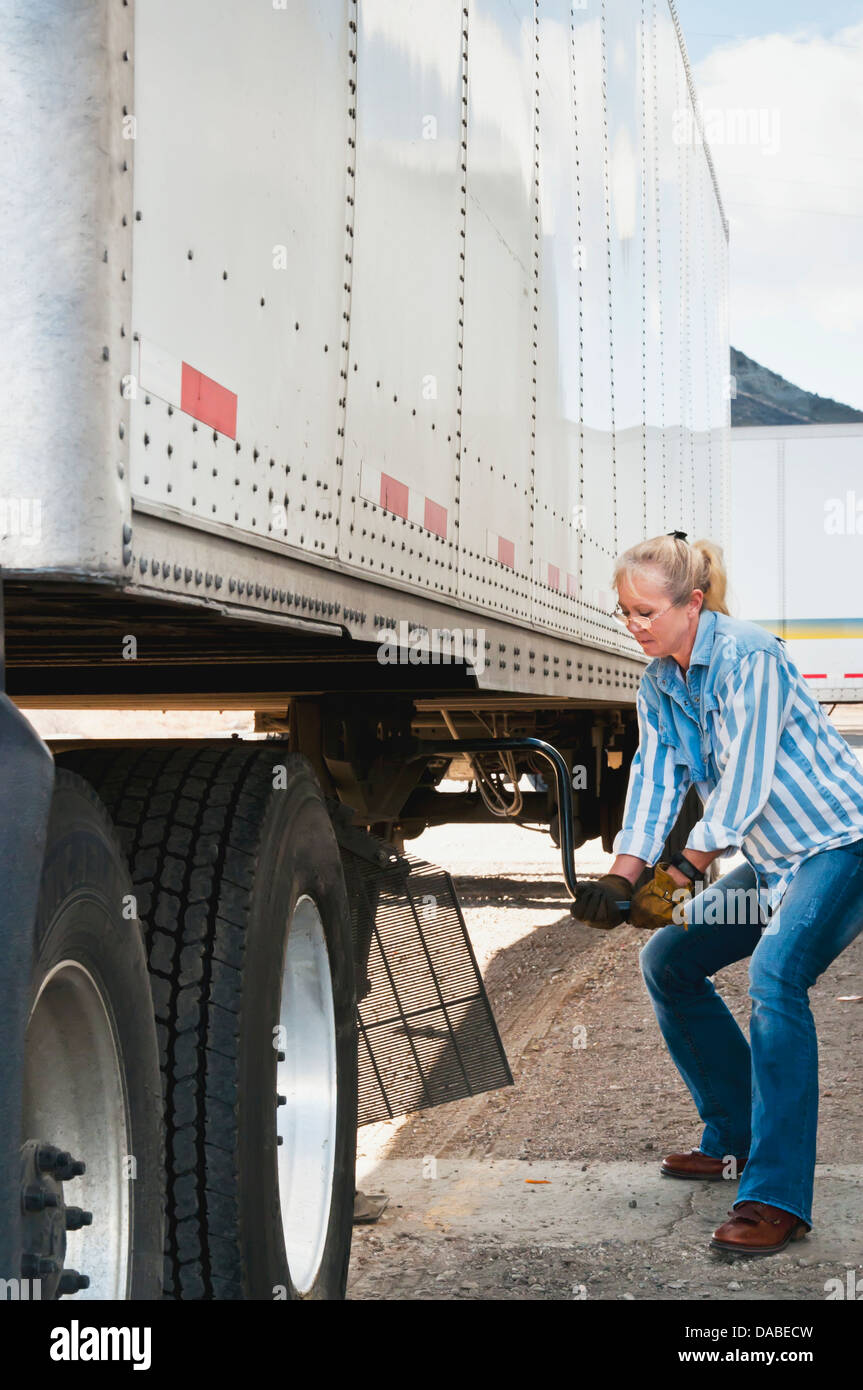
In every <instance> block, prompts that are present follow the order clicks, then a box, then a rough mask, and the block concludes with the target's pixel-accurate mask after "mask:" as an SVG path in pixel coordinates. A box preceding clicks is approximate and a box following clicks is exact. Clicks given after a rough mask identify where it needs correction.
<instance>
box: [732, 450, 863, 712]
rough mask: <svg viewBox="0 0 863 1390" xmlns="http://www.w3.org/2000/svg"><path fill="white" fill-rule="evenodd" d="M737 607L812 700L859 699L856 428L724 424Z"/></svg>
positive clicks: (861, 647)
mask: <svg viewBox="0 0 863 1390" xmlns="http://www.w3.org/2000/svg"><path fill="white" fill-rule="evenodd" d="M731 515H732V518H733V526H732V545H731V557H730V558H731V573H732V576H733V579H734V587H735V596H736V599H737V611H738V613H739V615H740V617H742V618H749V619H750V620H751V621H752V622H757V623H762V624H763V625H764V626H765V627H768V628H769V629H770V631H771V632H775V633H776V634H777V636H778V637H783V638H784V639H785V641H786V643H787V645H788V652H789V655H790V656H791V658H792V660H793V661H794V663H795V665H796V666H797V668H798V670H799V671H800V672H801V673H802V674H803V675H804V676H805V677H806V679H807V680H808V681H809V683H810V685H811V686H812V688H813V690H814V691H815V692H816V694H817V697H818V699H819V700H821V701H822V703H827V702H832V701H837V702H841V703H854V702H860V701H861V700H863V616H861V608H860V575H861V573H863V426H861V425H859V424H853V423H852V424H819V425H747V426H745V427H744V426H741V427H739V428H737V427H736V428H735V429H733V430H732V432H731Z"/></svg>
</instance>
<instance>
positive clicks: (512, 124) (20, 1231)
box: [0, 0, 729, 1299]
mask: <svg viewBox="0 0 863 1390" xmlns="http://www.w3.org/2000/svg"><path fill="white" fill-rule="evenodd" d="M0 12H2V21H3V22H2V26H0V32H2V89H3V93H4V128H3V137H4V139H3V146H4V147H3V156H2V157H3V178H2V182H3V188H4V198H3V200H2V207H0V246H2V258H3V289H2V315H3V318H2V330H3V331H2V332H0V383H2V398H3V409H2V411H0V438H2V445H0V505H2V524H0V565H2V578H3V598H4V601H5V617H4V620H3V625H2V632H3V635H4V640H5V685H4V686H3V689H4V690H5V693H4V694H3V695H2V700H0V749H2V758H3V773H4V775H3V779H2V783H0V849H2V856H0V865H2V867H0V956H2V959H0V972H2V978H3V980H4V987H5V994H6V1003H5V1007H4V1009H3V1011H2V1012H0V1087H2V1097H3V1111H4V1116H5V1118H6V1121H7V1124H6V1125H5V1126H4V1131H3V1134H2V1153H0V1200H2V1224H0V1238H2V1250H0V1274H2V1275H3V1276H6V1277H7V1278H8V1279H9V1280H11V1281H14V1280H17V1279H21V1278H24V1279H39V1280H41V1281H42V1283H41V1288H42V1296H43V1297H45V1298H47V1297H54V1296H59V1295H61V1294H62V1295H67V1296H73V1297H74V1296H77V1297H80V1298H86V1297H101V1298H106V1297H107V1298H126V1297H132V1298H155V1297H159V1296H161V1295H162V1294H168V1295H173V1296H175V1297H178V1298H186V1299H214V1298H216V1299H222V1298H224V1299H230V1298H241V1299H272V1298H279V1297H289V1298H304V1299H310V1298H333V1297H340V1296H341V1295H342V1294H343V1292H344V1288H345V1280H346V1273H347V1265H348V1257H349V1251H350V1236H351V1219H352V1209H353V1192H354V1153H355V1141H356V1125H357V1121H358V1118H359V1120H360V1121H363V1120H366V1119H370V1118H376V1117H378V1116H380V1115H381V1114H397V1113H402V1112H406V1111H408V1110H410V1109H412V1108H416V1107H418V1106H422V1105H427V1104H435V1103H437V1102H438V1101H440V1100H447V1099H452V1098H453V1097H457V1096H459V1095H466V1094H471V1093H473V1092H475V1091H477V1090H482V1089H483V1088H487V1087H489V1086H496V1085H501V1084H506V1082H507V1081H508V1080H510V1079H511V1078H510V1077H509V1073H508V1069H507V1067H506V1059H505V1057H504V1056H503V1051H502V1049H501V1047H500V1043H499V1039H498V1038H497V1034H496V1030H495V1028H494V1023H493V1020H492V1019H491V1017H490V1013H489V1011H488V1007H487V1001H486V1000H485V996H484V994H483V992H482V985H481V982H480V981H479V979H478V975H477V972H476V967H475V964H474V962H473V959H472V956H471V953H470V948H469V944H468V943H467V942H466V939H465V937H464V933H463V929H462V924H461V920H460V914H459V911H458V905H457V902H456V901H455V897H454V895H453V893H452V890H451V885H450V884H449V880H448V879H447V876H446V875H445V873H444V872H443V871H442V870H438V869H435V868H434V866H430V865H424V864H422V863H421V862H419V861H417V860H416V859H415V858H413V857H412V856H410V855H409V854H406V853H405V852H404V843H405V840H410V839H412V838H414V837H416V835H417V834H419V833H420V831H421V830H422V829H423V828H424V827H425V826H427V825H429V824H434V823H439V822H441V821H442V820H452V819H458V820H464V821H467V820H478V819H483V818H490V817H491V815H492V810H491V809H490V808H491V806H492V805H494V806H495V809H496V810H498V811H499V810H501V809H503V810H504V811H505V812H508V813H509V814H510V815H511V816H512V817H513V818H514V819H522V820H527V821H531V822H537V821H539V822H547V823H548V824H549V826H550V827H551V828H552V831H553V833H554V834H555V835H556V837H557V838H558V839H559V840H560V842H561V845H562V849H563V855H564V864H563V873H564V876H565V879H566V882H567V884H568V885H569V886H570V887H572V885H573V883H574V874H573V870H572V849H573V846H577V845H579V844H581V843H583V842H584V841H585V840H586V839H588V838H592V837H597V836H601V837H602V841H603V844H604V846H605V848H606V849H607V850H610V848H611V842H612V839H613V837H614V834H615V833H616V831H617V829H618V828H619V825H620V819H621V814H622V807H623V799H624V796H625V791H626V783H627V774H628V767H629V763H630V761H631V758H632V755H633V752H634V749H635V747H636V744H637V726H636V719H635V694H636V689H637V686H638V681H639V678H640V674H641V671H642V669H643V666H644V657H643V655H642V653H641V651H640V649H639V648H638V646H637V644H636V643H635V642H634V641H633V640H632V639H631V638H629V637H628V636H627V634H626V633H625V632H623V631H622V630H621V629H619V628H618V627H617V626H616V625H615V624H614V622H613V621H612V618H611V616H610V612H611V609H612V607H613V604H614V599H615V595H614V594H613V592H611V591H610V587H609V586H610V574H611V567H612V563H613V560H614V557H615V555H616V554H617V553H618V552H619V551H620V550H621V549H623V548H625V547H626V546H627V545H629V544H631V543H633V542H634V541H635V540H637V539H639V538H640V537H642V536H644V535H652V534H655V533H657V532H662V531H668V530H670V529H673V528H675V527H682V528H683V529H685V530H687V531H688V532H689V534H690V535H691V536H699V535H709V536H712V537H714V538H715V539H717V540H719V541H720V542H721V543H726V544H727V502H726V486H727V473H728V468H727V453H728V435H729V428H728V427H729V416H728V410H729V407H728V399H727V397H728V391H727V389H726V383H727V371H728V337H727V325H726V305H727V292H726V276H727V225H726V223H725V219H724V216H723V212H722V207H721V203H720V199H719V195H718V191H717V187H716V181H715V177H714V173H713V168H712V165H711V162H710V158H709V153H708V151H707V148H706V146H705V144H704V142H703V140H702V138H701V133H700V128H699V121H698V117H697V114H696V107H695V102H694V95H693V89H692V83H691V77H690V73H689V69H688V65H687V60H686V56H685V51H684V47H683V41H682V35H681V33H680V28H679V24H678V21H677V17H676V14H675V12H674V8H673V6H672V5H669V4H668V3H666V0H615V3H613V4H610V3H603V2H602V0H596V3H591V4H589V5H583V4H576V5H572V4H569V3H563V0H466V3H462V0H285V3H280V0H272V3H259V4H249V3H241V0H183V4H181V5H177V4H171V3H168V0H134V2H133V0H82V3H79V4H76V5H69V4H67V3H65V0H63V3H61V2H60V0H32V3H31V4H29V5H28V6H22V5H20V4H18V3H15V2H14V0H2V3H0ZM46 706H53V707H56V708H62V709H79V710H80V709H90V710H98V709H117V708H125V709H131V710H146V709H154V708H157V709H160V710H165V709H169V710H170V709H174V710H204V709H211V708H212V709H226V708H227V709H230V708H237V709H246V710H249V709H253V710H255V711H256V718H257V724H258V730H259V732H260V733H262V734H263V733H267V732H268V733H270V734H271V735H274V736H275V737H273V738H269V739H263V738H260V737H259V738H257V739H248V740H244V739H234V740H231V739H228V740H225V739H222V740H219V739H207V738H200V739H194V740H177V739H175V740H168V739H165V740H161V741H155V742H151V741H148V740H140V739H139V740H137V741H130V740H127V741H125V742H124V741H122V740H120V741H117V740H113V741H112V740H109V739H106V740H102V741H90V742H87V743H85V744H79V745H78V746H77V747H74V748H70V747H64V746H59V745H58V746H57V747H55V748H53V749H52V750H51V751H49V750H48V749H47V748H46V746H45V745H44V744H43V743H42V742H41V741H40V740H39V739H38V738H36V736H35V734H34V732H33V729H32V727H31V725H30V724H29V723H28V722H27V719H26V714H22V713H21V711H25V712H26V710H27V709H28V708H30V709H34V708H45V707H46ZM466 755H467V756H470V757H471V758H472V759H473V761H472V763H471V764H470V768H471V772H472V775H473V779H474V780H473V782H471V783H467V784H466V790H465V791H464V792H463V793H460V794H455V795H454V794H443V793H442V792H441V791H440V790H438V788H439V786H440V783H441V781H442V780H443V779H444V777H445V776H446V773H447V771H448V769H449V767H450V764H451V763H452V761H453V759H454V758H455V757H456V756H457V757H458V758H459V760H460V762H461V765H462V766H464V762H463V759H464V757H465V756H466ZM538 758H539V761H537V759H538ZM549 760H550V761H549ZM549 766H551V768H552V770H553V772H554V777H552V776H550V775H548V769H549ZM542 770H545V772H546V774H547V786H548V788H549V790H546V791H542V790H540V791H534V792H526V791H523V792H522V793H521V794H520V796H519V797H516V794H515V793H516V783H517V781H518V779H519V778H520V777H521V775H522V773H524V772H534V773H535V772H537V771H542ZM535 785H541V784H538V783H536V782H535ZM697 814H698V811H697V808H694V807H693V804H692V802H691V801H688V802H687V805H686V807H685V808H684V813H682V816H683V817H684V818H686V817H688V818H689V820H688V822H687V824H683V823H682V821H680V822H678V827H677V833H685V832H686V830H687V829H688V824H689V823H691V819H692V818H693V816H697ZM19 1117H20V1118H19ZM72 1203H75V1205H74V1206H72V1205H71V1204H72ZM79 1204H80V1205H79ZM10 1287H11V1285H10Z"/></svg>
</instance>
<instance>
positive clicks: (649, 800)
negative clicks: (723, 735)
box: [611, 678, 690, 882]
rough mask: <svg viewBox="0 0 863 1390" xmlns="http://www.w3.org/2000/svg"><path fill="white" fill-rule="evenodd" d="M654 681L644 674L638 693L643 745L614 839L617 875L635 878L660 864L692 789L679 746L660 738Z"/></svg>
mask: <svg viewBox="0 0 863 1390" xmlns="http://www.w3.org/2000/svg"><path fill="white" fill-rule="evenodd" d="M647 685H648V682H647V681H645V680H644V679H643V678H642V681H641V684H640V685H639V687H638V692H637V694H636V709H637V711H638V731H639V738H638V748H637V749H636V752H635V757H634V758H633V760H632V767H631V768H630V770H629V786H628V787H627V791H626V804H625V806H624V810H623V824H622V826H621V828H620V830H619V831H618V832H617V834H616V835H615V837H614V844H613V846H612V849H613V852H614V854H615V856H616V858H615V861H614V864H615V866H616V865H618V864H622V865H623V866H624V867H622V868H620V869H618V868H617V867H613V868H612V870H611V872H612V873H621V874H622V875H623V877H624V878H632V880H633V882H634V881H635V879H636V878H637V877H638V875H639V874H640V873H641V870H642V869H643V868H644V865H645V864H655V863H656V861H657V859H658V858H659V856H660V854H661V853H662V847H663V845H664V844H665V841H666V839H667V838H668V832H669V831H670V830H671V827H672V826H673V825H674V822H675V821H676V820H677V817H678V815H679V813H680V808H681V806H682V805H683V799H684V797H685V796H686V793H687V791H688V790H689V785H690V778H689V769H688V767H687V766H686V764H685V763H681V762H678V761H677V760H676V759H675V756H674V754H675V751H676V750H675V749H674V747H673V745H672V744H670V743H663V742H662V741H661V740H660V737H659V711H658V709H657V708H656V706H655V705H654V704H653V701H652V699H651V697H650V696H651V693H652V692H648V689H647Z"/></svg>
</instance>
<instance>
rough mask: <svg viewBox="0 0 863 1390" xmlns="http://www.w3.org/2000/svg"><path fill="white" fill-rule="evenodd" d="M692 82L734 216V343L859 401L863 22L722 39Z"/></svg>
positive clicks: (862, 392)
mask: <svg viewBox="0 0 863 1390" xmlns="http://www.w3.org/2000/svg"><path fill="white" fill-rule="evenodd" d="M695 83H696V88H697V91H698V96H699V100H700V103H701V105H702V108H703V111H704V115H705V118H708V117H712V121H713V125H714V131H715V137H714V138H713V139H712V140H711V139H710V138H709V136H708V143H709V144H710V146H711V151H712V154H713V157H714V162H715V164H716V168H717V175H718V178H719V184H720V188H721V191H722V195H723V201H724V203H725V208H726V213H727V215H728V217H729V221H730V223H731V340H732V342H733V343H734V345H735V346H736V347H739V348H741V349H742V350H743V351H744V352H746V353H748V354H749V355H750V356H752V357H755V358H757V359H758V360H759V361H761V362H763V363H764V365H765V366H767V367H770V368H771V369H772V370H774V371H778V372H781V373H782V375H783V376H787V377H788V378H789V379H790V380H792V381H794V382H796V383H797V384H798V385H799V386H802V387H804V388H805V389H807V390H811V391H818V392H820V394H821V395H822V396H835V397H836V398H837V399H839V400H842V401H845V402H847V403H848V404H849V405H854V406H856V407H857V408H858V409H863V373H861V370H860V364H861V361H863V289H861V280H863V275H861V271H863V264H861V260H863V257H861V251H860V247H861V245H863V148H861V144H860V133H861V130H863V23H860V24H856V25H854V26H852V27H850V28H847V29H844V30H842V31H841V32H839V33H838V34H836V35H835V37H834V38H833V39H825V38H820V37H811V36H808V35H806V34H803V33H789V34H770V35H765V36H763V37H760V38H753V39H747V40H744V41H741V42H733V43H729V44H725V45H723V46H722V47H720V48H717V49H715V50H714V51H713V52H712V53H711V54H710V55H709V56H708V57H707V58H705V59H703V60H702V62H700V63H699V64H698V65H697V66H696V68H695ZM742 112H745V113H747V116H746V118H745V119H744V118H743V117H742V116H741V113H742ZM709 129H710V121H708V131H709Z"/></svg>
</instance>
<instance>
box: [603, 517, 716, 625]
mask: <svg viewBox="0 0 863 1390" xmlns="http://www.w3.org/2000/svg"><path fill="white" fill-rule="evenodd" d="M647 566H652V567H654V568H655V569H656V570H658V571H659V576H660V579H661V581H662V582H663V583H664V585H665V588H666V591H667V594H668V598H669V600H670V602H671V603H686V601H687V599H688V598H689V596H690V595H691V593H692V590H693V589H702V590H703V591H704V601H703V604H702V607H704V608H712V609H714V610H715V611H716V612H717V613H728V611H729V610H728V606H727V603H726V592H727V589H728V575H727V573H726V569H725V557H724V552H723V550H722V546H721V545H717V544H716V542H715V541H710V540H700V541H693V542H692V543H691V544H690V542H689V541H687V540H683V539H682V538H681V536H680V533H679V532H677V533H674V532H672V533H671V534H670V535H668V536H653V537H652V538H651V539H650V540H644V541H639V542H638V544H637V545H632V546H630V547H629V549H628V550H625V551H624V552H623V554H622V555H620V556H619V557H618V560H617V563H616V564H615V566H614V575H613V578H612V581H611V582H612V584H613V585H614V587H615V589H616V588H617V587H618V585H619V584H620V581H621V580H622V579H627V580H628V578H629V576H630V575H631V574H633V573H635V574H638V573H640V572H641V571H642V570H644V569H645V568H646V567H647ZM635 587H637V586H635Z"/></svg>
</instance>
